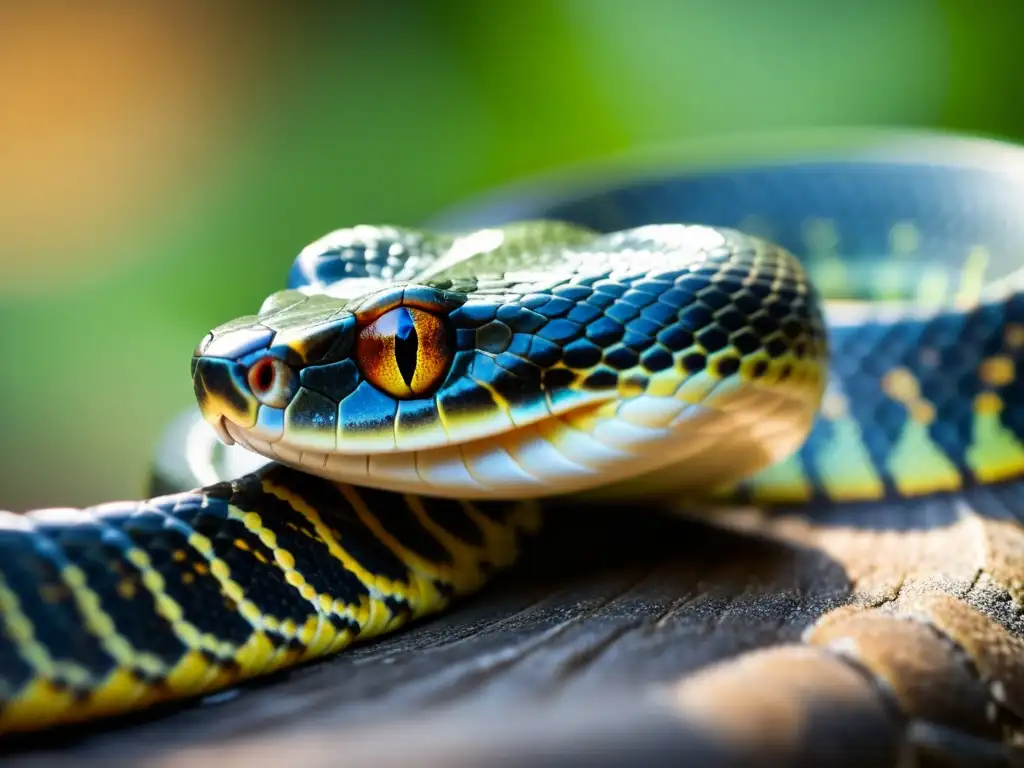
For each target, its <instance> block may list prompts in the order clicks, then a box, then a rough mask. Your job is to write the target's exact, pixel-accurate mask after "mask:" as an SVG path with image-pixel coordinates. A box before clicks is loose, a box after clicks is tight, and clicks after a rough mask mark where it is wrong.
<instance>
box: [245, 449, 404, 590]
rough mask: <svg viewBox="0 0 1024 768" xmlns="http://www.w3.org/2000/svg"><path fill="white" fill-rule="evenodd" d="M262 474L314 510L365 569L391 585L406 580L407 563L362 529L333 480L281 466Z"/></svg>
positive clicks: (364, 527)
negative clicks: (378, 575)
mask: <svg viewBox="0 0 1024 768" xmlns="http://www.w3.org/2000/svg"><path fill="white" fill-rule="evenodd" d="M265 477H266V478H267V479H268V480H270V481H271V482H273V483H275V484H277V485H280V486H281V487H283V488H286V489H287V490H288V491H289V492H290V493H292V494H294V495H295V496H298V497H300V498H302V499H304V500H305V501H306V502H307V503H308V504H309V506H311V507H313V508H314V509H316V510H317V511H318V512H319V514H320V517H321V519H322V520H323V522H324V524H325V525H327V526H328V528H330V530H331V533H332V534H333V535H334V537H335V539H336V540H337V541H338V543H339V544H340V546H341V547H342V548H343V549H344V550H345V551H346V552H348V554H349V555H351V556H352V558H354V559H355V560H357V561H358V562H359V564H360V565H361V566H362V567H363V568H364V569H365V570H366V571H367V572H369V573H375V574H380V575H381V576H382V577H384V578H385V579H387V580H388V581H389V582H392V583H395V584H402V585H408V584H409V583H410V581H411V579H412V576H411V574H410V572H409V568H408V566H407V565H406V564H405V563H404V562H402V560H401V558H399V557H398V555H396V554H395V553H394V552H392V551H391V549H390V548H389V547H388V546H387V545H385V544H384V543H383V542H381V541H380V540H379V539H378V538H377V537H376V536H374V535H373V533H372V532H371V531H369V530H368V529H367V528H366V525H365V524H364V523H363V522H362V521H361V520H360V519H359V516H358V515H357V514H356V511H355V510H354V509H353V508H352V505H351V504H350V503H349V501H348V499H346V498H345V495H344V494H343V493H342V492H341V491H340V490H338V487H337V486H336V485H335V484H334V483H332V482H330V481H329V480H324V479H322V478H319V477H315V476H313V475H304V474H301V473H298V472H295V471H294V470H290V469H286V468H284V467H274V468H273V469H271V470H270V471H269V472H268V473H267V474H266V475H265Z"/></svg>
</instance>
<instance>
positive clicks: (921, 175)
mask: <svg viewBox="0 0 1024 768" xmlns="http://www.w3.org/2000/svg"><path fill="white" fill-rule="evenodd" d="M851 157H852V158H853V159H850V160H830V159H823V160H820V161H805V162H786V161H782V162H777V163H772V162H768V163H764V164H762V165H759V166H757V167H751V168H742V169H741V168H737V169H729V170H720V171H712V172H693V171H689V170H687V171H676V170H674V169H673V168H671V166H670V165H669V166H666V168H665V170H664V171H663V172H661V173H657V174H649V172H647V173H648V174H649V175H645V176H642V177H639V178H636V179H635V180H633V181H627V182H624V183H623V182H616V181H610V182H608V184H607V185H603V186H602V185H601V184H594V185H591V186H590V187H589V188H587V189H584V190H580V188H576V189H575V190H573V191H571V192H569V193H567V194H564V196H559V194H558V193H551V191H550V189H548V190H545V193H544V194H538V195H535V196H530V195H528V194H520V195H519V196H517V197H516V198H514V199H509V200H505V201H503V202H502V205H501V207H500V209H498V208H495V209H490V210H489V209H487V208H486V207H485V208H482V209H480V210H478V211H476V212H468V213H464V214H463V215H462V217H461V218H460V219H459V220H458V221H456V222H450V223H449V225H451V226H458V227H467V228H472V227H475V226H485V225H488V224H490V223H492V221H493V220H494V219H495V218H496V217H497V218H500V219H501V220H506V221H507V220H528V219H538V218H546V219H559V220H562V221H568V222H572V223H575V224H579V225H582V226H586V227H590V228H592V229H596V230H598V231H600V232H613V231H618V230H623V229H630V228H633V227H639V226H644V225H648V224H662V223H669V222H698V223H701V224H706V225H710V226H719V227H732V228H736V229H740V230H748V231H750V233H751V234H755V235H760V236H762V237H765V238H767V239H769V240H771V241H774V242H776V243H778V244H779V245H781V246H783V247H784V248H786V249H788V250H790V251H792V252H793V253H795V254H796V255H797V256H798V257H800V258H801V259H802V260H803V261H804V263H805V264H806V265H808V267H809V268H810V270H811V272H812V274H814V270H815V269H816V268H817V266H818V264H819V262H818V258H819V256H820V254H818V253H816V252H813V250H812V249H811V247H810V246H809V245H808V240H807V236H808V234H807V233H808V223H809V222H812V221H813V220H820V221H824V222H827V223H828V224H829V225H830V226H831V227H832V228H833V229H834V232H835V233H836V234H837V236H838V242H837V253H838V255H839V256H840V257H841V259H842V260H843V262H844V264H845V265H846V266H847V267H848V268H853V269H856V268H857V267H858V266H863V267H865V268H867V269H870V270H872V272H871V274H872V275H874V274H875V273H877V272H879V267H880V266H881V265H884V264H885V261H886V258H887V255H888V254H889V252H890V247H891V246H890V238H891V234H892V227H893V226H894V225H895V224H898V223H909V224H911V225H913V227H914V228H915V232H916V236H917V249H916V252H915V253H914V254H912V255H909V256H902V257H900V258H901V259H902V262H901V263H903V264H904V265H907V268H906V269H905V270H904V273H905V274H903V275H902V277H901V280H900V282H899V283H898V284H897V285H896V292H897V294H899V293H900V292H902V293H903V294H904V295H906V296H909V297H913V295H914V294H915V292H916V290H917V288H918V285H917V282H918V281H919V276H920V274H921V272H922V269H923V268H924V267H934V266H935V265H941V266H943V267H944V268H945V270H946V272H947V276H948V277H949V283H950V284H951V285H953V286H956V285H958V284H959V281H960V278H961V275H962V272H961V270H962V269H963V267H964V264H965V262H966V259H967V256H968V254H969V253H970V252H971V251H972V250H973V249H974V248H976V247H978V246H982V247H984V248H986V249H987V251H988V255H989V261H988V268H987V270H986V274H985V279H986V280H988V281H991V280H996V279H998V278H1000V277H1003V276H1005V275H1007V274H1009V273H1010V272H1011V271H1013V270H1014V269H1017V268H1019V267H1020V264H1021V261H1020V259H1021V257H1020V244H1021V243H1022V242H1024V179H1022V177H1021V176H1020V175H1019V174H1014V173H1010V172H1005V169H1002V168H993V169H987V168H984V167H970V166H956V165H944V164H942V162H941V161H939V162H932V161H913V160H904V161H901V162H899V163H890V162H888V161H886V160H885V159H882V160H874V159H871V157H870V155H863V156H861V157H860V158H858V157H857V156H856V155H851ZM617 178H619V179H621V178H622V175H618V176H617ZM755 222H756V225H755V224H754V223H755ZM750 226H756V229H755V230H749V229H748V228H749V227H750ZM711 261H712V262H714V261H715V260H714V259H712V260H711ZM822 264H823V265H824V263H822ZM746 269H747V268H746V267H745V265H735V266H730V267H729V268H728V269H726V270H722V267H721V266H720V265H718V264H717V263H709V264H706V265H703V266H701V267H698V268H697V269H696V270H692V271H691V272H690V273H683V274H681V275H678V276H677V277H678V279H677V280H676V285H675V287H674V288H672V289H671V290H669V291H665V292H664V293H663V294H662V295H661V299H660V300H661V302H665V303H669V304H671V305H675V306H677V307H678V308H679V309H681V310H682V311H681V313H680V320H681V325H682V326H683V328H682V330H680V331H670V330H666V331H662V333H661V334H659V341H660V342H661V343H662V344H664V345H665V346H666V347H668V348H669V349H673V350H679V349H684V348H685V347H686V346H688V343H689V342H690V341H691V339H690V337H689V334H688V333H687V331H692V330H695V329H698V328H701V327H704V326H705V325H707V324H708V323H709V322H710V320H711V318H712V311H713V310H714V309H715V308H718V307H720V306H721V305H722V299H721V297H720V296H718V295H717V294H716V293H709V294H707V296H708V297H709V298H707V300H703V299H704V298H705V295H704V294H702V295H701V299H702V301H700V303H696V304H694V303H693V302H694V301H695V300H696V294H697V293H698V292H699V291H701V289H702V288H704V286H705V285H706V284H707V279H708V276H710V275H712V274H714V273H719V274H720V277H719V288H722V287H723V286H724V285H728V286H729V290H728V291H727V293H728V294H729V301H728V303H729V304H730V305H731V306H733V307H735V308H736V309H738V310H740V311H741V312H743V313H745V314H746V315H747V316H748V317H750V325H751V326H752V329H753V331H754V332H755V333H756V334H758V335H759V336H760V337H761V338H765V337H769V336H772V335H773V334H776V333H777V332H779V331H782V333H783V334H786V332H787V330H788V329H789V327H790V325H789V324H790V323H791V322H792V321H794V320H800V321H804V320H806V319H807V318H808V317H809V310H808V305H807V302H806V301H804V302H801V303H799V304H795V305H794V304H787V303H785V302H783V303H779V302H775V303H773V304H769V306H768V308H767V309H766V310H765V311H761V312H759V311H758V309H759V306H760V305H761V303H762V302H763V300H764V299H765V298H766V297H768V296H769V295H770V294H771V293H772V292H773V290H774V289H773V288H772V286H771V285H770V284H768V283H766V282H764V281H760V280H755V281H754V282H752V283H750V284H749V285H746V286H742V287H739V286H738V285H737V280H738V279H740V278H741V277H742V273H744V271H745V270H746ZM733 272H735V274H732V273H733ZM721 274H724V275H725V278H724V279H722V278H721ZM593 284H594V285H595V286H599V285H600V286H601V287H600V288H599V290H615V288H608V287H604V286H605V284H602V283H601V281H599V280H595V281H593ZM733 289H735V290H733ZM782 290H783V291H784V292H788V294H792V296H796V291H795V286H793V285H784V286H783V288H782ZM600 295H602V294H595V296H592V297H590V298H589V299H588V302H594V300H595V299H597V298H598V297H599V296H600ZM843 297H844V298H852V299H874V298H875V297H874V295H873V294H872V292H871V290H870V288H869V281H864V280H851V281H849V282H848V286H847V288H846V292H845V294H844V296H843ZM604 306H606V307H607V306H610V302H609V303H607V304H605V305H604ZM655 306H657V305H655ZM755 313H756V315H755ZM718 319H719V320H720V325H722V326H723V327H724V328H725V329H726V330H729V331H731V330H733V329H735V326H736V325H737V322H736V319H735V318H734V317H732V316H731V315H724V316H723V317H721V318H718ZM812 319H813V318H812ZM602 322H603V320H602V319H599V320H597V321H595V322H594V323H592V325H591V328H593V327H595V326H597V328H598V330H597V331H593V330H591V329H588V331H587V336H588V338H592V339H593V340H594V341H596V342H597V343H599V344H604V343H606V342H607V341H611V340H612V339H611V338H610V328H611V326H610V325H607V324H605V325H598V324H600V323H602ZM1004 323H1017V324H1024V297H1022V296H1019V295H1017V296H1014V297H1013V298H1012V299H1010V300H1009V302H1004V303H1003V304H1001V305H997V306H993V307H989V308H982V309H979V310H977V311H976V312H973V313H970V314H969V315H968V316H967V317H963V316H960V315H958V314H957V313H951V314H950V315H948V316H943V317H940V318H938V319H936V320H934V321H933V322H932V323H931V324H930V325H928V326H927V327H923V326H921V324H920V323H916V322H914V321H906V322H901V323H897V324H896V325H895V326H893V327H889V328H881V327H875V328H871V327H869V328H863V329H859V330H849V331H847V330H842V329H830V332H829V337H830V340H831V344H832V359H833V363H832V365H833V375H835V376H838V377H839V378H840V379H841V380H842V381H843V386H844V389H845V390H846V391H847V395H848V399H849V402H850V404H851V407H852V408H853V409H854V412H855V415H856V416H857V417H859V418H861V419H862V420H863V421H862V424H863V425H864V429H863V434H864V438H865V443H866V445H867V448H868V450H869V452H870V454H871V456H872V458H873V459H874V460H875V461H876V462H879V463H880V464H881V465H882V466H884V461H885V460H886V459H887V458H888V457H889V455H890V454H891V452H892V449H893V447H894V446H893V441H894V440H895V439H897V438H898V437H899V435H900V434H901V432H902V430H903V428H904V427H905V426H906V419H907V413H906V408H905V407H904V406H903V405H902V404H901V403H898V402H895V401H893V400H892V399H891V398H889V397H888V396H886V395H884V394H882V393H881V379H882V377H883V376H884V375H885V374H886V373H887V372H889V371H890V370H891V369H892V368H894V367H896V366H902V367H905V368H908V369H909V370H910V371H911V372H912V373H913V374H914V375H915V376H917V378H918V380H919V381H920V383H921V387H922V396H923V397H925V398H927V399H928V400H929V401H930V402H932V403H933V404H934V405H935V407H936V408H937V418H936V420H935V421H934V422H933V424H932V425H931V426H930V427H929V432H930V435H931V437H932V439H933V440H934V441H935V442H936V443H937V444H938V445H939V446H940V447H941V448H942V449H943V450H944V451H945V452H946V454H947V455H948V456H949V457H950V459H951V460H953V461H955V462H956V463H957V464H959V465H961V468H965V467H964V462H965V460H966V457H965V449H966V448H967V446H968V445H969V443H970V436H971V434H972V431H973V428H974V426H973V424H974V419H975V414H974V412H973V401H974V399H975V397H976V396H977V395H978V393H979V392H981V391H983V390H984V388H985V386H986V385H984V384H983V383H982V382H980V381H979V379H978V375H977V365H978V364H979V362H980V360H981V359H983V358H984V357H987V356H992V355H995V354H1004V355H1010V356H1011V357H1012V358H1013V360H1014V362H1015V363H1016V366H1015V367H1016V369H1017V371H1018V372H1021V371H1022V370H1024V349H1022V348H1020V347H1018V348H1016V349H1007V348H1006V347H1005V340H1001V338H1000V333H999V332H998V329H1000V328H1001V327H1002V325H1003V324H1004ZM785 338H787V339H789V340H790V341H791V342H792V341H796V344H801V343H803V344H804V349H805V352H806V343H805V342H804V340H795V339H794V336H793V334H792V333H790V334H789V335H788V336H785ZM710 341H711V343H712V346H718V345H719V343H720V342H721V338H720V337H718V336H717V335H715V334H711V338H710ZM731 341H732V343H733V344H738V345H742V347H743V349H745V350H750V349H751V347H752V346H753V344H752V341H753V340H752V339H751V338H750V337H749V336H746V335H744V334H743V333H739V334H738V335H737V336H734V337H733V338H732V339H731ZM783 345H784V343H783V342H781V341H780V342H779V343H776V344H775V347H776V348H775V349H774V351H775V352H778V353H782V352H783ZM1000 345H1002V346H1000ZM926 347H935V348H939V349H941V350H942V351H941V354H940V359H939V360H938V361H937V362H936V361H935V360H934V359H933V356H932V357H930V356H929V355H927V354H926V355H924V356H923V357H922V356H921V355H920V349H922V348H926ZM741 351H743V350H741ZM702 365H703V362H702V359H701V358H700V356H698V355H690V357H689V358H688V360H687V361H686V363H685V365H684V367H685V368H686V369H687V370H699V368H700V367H701V366H702ZM936 365H937V366H938V368H939V371H938V373H936V371H935V369H934V367H930V366H936ZM993 391H994V392H995V393H996V394H997V395H998V396H999V397H1000V398H1001V400H1002V402H1003V404H1004V407H1003V409H1002V411H1001V412H1000V415H999V419H1000V422H1001V424H1002V425H1003V426H1004V427H1006V428H1008V429H1009V430H1011V431H1012V432H1013V434H1015V435H1017V436H1018V437H1024V376H1021V375H1019V373H1018V376H1017V377H1016V378H1015V379H1014V380H1013V381H1010V382H1008V383H1005V384H1002V385H999V386H997V387H996V388H995V389H994V390H993ZM831 436H832V435H831V425H830V423H829V422H828V421H827V420H824V419H820V420H819V421H818V423H817V425H816V426H815V428H814V431H813V432H812V435H811V438H810V440H809V442H808V443H807V447H806V448H805V450H804V454H805V455H806V456H813V455H814V454H815V451H817V450H819V449H820V448H821V446H823V445H825V444H826V441H827V440H828V439H829V438H830V437H831Z"/></svg>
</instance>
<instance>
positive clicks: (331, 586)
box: [231, 473, 370, 615]
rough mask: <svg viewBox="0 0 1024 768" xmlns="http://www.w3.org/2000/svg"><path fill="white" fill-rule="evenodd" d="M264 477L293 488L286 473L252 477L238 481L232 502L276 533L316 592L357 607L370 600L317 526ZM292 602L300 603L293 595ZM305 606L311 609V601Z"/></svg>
mask: <svg viewBox="0 0 1024 768" xmlns="http://www.w3.org/2000/svg"><path fill="white" fill-rule="evenodd" d="M264 479H265V480H269V481H270V482H273V483H276V484H278V485H281V486H282V487H284V488H286V489H288V490H291V488H290V486H289V484H288V483H287V473H281V474H278V473H274V474H273V476H271V473H267V475H264V476H262V477H260V476H250V477H247V478H244V480H243V481H240V482H239V484H238V485H237V489H236V492H235V494H234V496H232V499H231V501H232V503H233V504H234V505H235V506H236V507H237V508H238V509H240V510H242V511H244V512H255V513H257V514H258V515H259V516H260V521H261V524H262V525H263V526H264V527H266V528H267V530H269V531H271V532H272V533H273V535H274V537H275V539H276V541H277V546H278V548H279V549H281V550H284V551H285V552H287V553H288V554H289V555H290V556H291V557H292V558H293V559H294V569H295V570H296V571H298V572H299V573H300V574H301V575H302V578H303V579H305V581H306V583H307V584H309V585H310V586H311V587H312V588H313V590H315V592H316V593H317V595H328V596H331V597H332V598H336V599H340V600H342V601H343V602H344V603H345V604H346V605H348V606H351V607H352V608H354V609H358V608H359V607H360V606H365V605H366V604H367V601H368V600H369V599H370V591H369V589H368V588H367V587H366V585H365V584H363V582H362V581H360V579H359V578H358V577H357V576H356V575H355V574H354V573H352V572H351V571H349V570H348V569H346V568H345V567H344V564H343V563H342V562H341V561H339V560H338V559H337V558H335V557H334V555H332V554H331V551H330V549H329V547H328V545H327V543H326V542H325V541H323V540H322V539H321V538H320V536H319V534H318V532H317V530H316V526H315V525H314V523H313V522H312V521H311V520H310V519H309V518H308V517H307V516H306V515H304V514H303V513H302V512H300V511H299V510H298V509H296V508H295V507H294V506H292V505H291V504H289V503H288V502H287V501H285V500H283V499H281V498H279V497H277V496H275V495H273V494H272V493H268V492H267V491H266V490H264V488H263V482H262V481H263V480H264ZM282 481H284V482H282ZM293 595H294V590H293ZM291 602H292V603H293V604H294V602H297V601H295V599H294V596H293V597H292V601H291ZM305 607H306V609H307V610H309V604H308V603H305ZM307 615H308V614H307Z"/></svg>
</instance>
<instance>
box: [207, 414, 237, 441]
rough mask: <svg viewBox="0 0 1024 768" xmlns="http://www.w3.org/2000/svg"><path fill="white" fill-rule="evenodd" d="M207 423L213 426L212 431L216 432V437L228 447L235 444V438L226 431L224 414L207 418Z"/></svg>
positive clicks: (226, 425)
mask: <svg viewBox="0 0 1024 768" xmlns="http://www.w3.org/2000/svg"><path fill="white" fill-rule="evenodd" d="M207 423H208V424H209V425H210V426H211V427H213V431H214V432H215V433H216V435H217V438H218V439H219V440H220V441H221V442H222V443H224V445H226V446H228V447H229V448H230V447H231V446H232V445H234V444H235V439H234V438H233V437H232V436H231V433H230V432H228V423H227V419H226V418H224V416H218V417H217V418H215V419H212V420H208V421H207Z"/></svg>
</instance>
